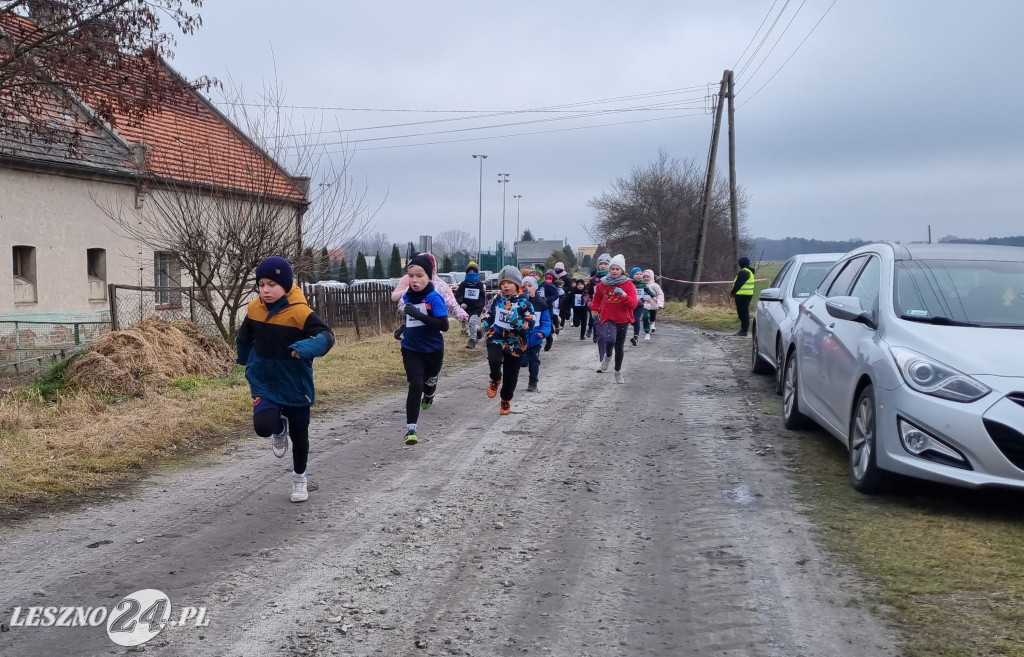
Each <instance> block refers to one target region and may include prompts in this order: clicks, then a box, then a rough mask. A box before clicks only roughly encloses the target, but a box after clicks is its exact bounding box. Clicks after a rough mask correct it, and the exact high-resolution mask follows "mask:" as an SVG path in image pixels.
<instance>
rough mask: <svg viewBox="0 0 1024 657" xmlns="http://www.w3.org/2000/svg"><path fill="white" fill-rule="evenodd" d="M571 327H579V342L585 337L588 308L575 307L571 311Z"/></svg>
mask: <svg viewBox="0 0 1024 657" xmlns="http://www.w3.org/2000/svg"><path fill="white" fill-rule="evenodd" d="M572 325H573V326H578V327H580V340H583V339H585V338H586V337H587V326H589V325H590V308H588V307H587V306H577V307H576V308H574V309H573V313H572Z"/></svg>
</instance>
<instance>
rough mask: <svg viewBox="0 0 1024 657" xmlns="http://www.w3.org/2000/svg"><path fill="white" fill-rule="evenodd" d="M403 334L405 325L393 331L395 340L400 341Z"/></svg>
mask: <svg viewBox="0 0 1024 657" xmlns="http://www.w3.org/2000/svg"><path fill="white" fill-rule="evenodd" d="M404 332H405V324H403V325H402V326H399V327H398V328H397V329H395V339H396V340H401V339H402V333H404Z"/></svg>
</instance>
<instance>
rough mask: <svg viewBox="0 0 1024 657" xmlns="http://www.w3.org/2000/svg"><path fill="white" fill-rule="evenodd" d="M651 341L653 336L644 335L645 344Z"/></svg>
mask: <svg viewBox="0 0 1024 657" xmlns="http://www.w3.org/2000/svg"><path fill="white" fill-rule="evenodd" d="M650 339H651V334H650V333H644V342H646V341H648V340H650Z"/></svg>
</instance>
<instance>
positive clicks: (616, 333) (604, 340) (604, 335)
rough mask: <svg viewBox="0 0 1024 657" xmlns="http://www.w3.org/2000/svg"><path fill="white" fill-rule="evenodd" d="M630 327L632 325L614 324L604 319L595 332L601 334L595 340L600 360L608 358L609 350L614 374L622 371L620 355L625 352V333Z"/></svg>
mask: <svg viewBox="0 0 1024 657" xmlns="http://www.w3.org/2000/svg"><path fill="white" fill-rule="evenodd" d="M630 326H632V324H616V323H615V322H613V321H611V320H607V319H606V320H604V321H603V322H601V323H600V324H599V325H598V327H597V331H600V332H601V335H600V337H598V339H597V348H598V350H599V351H600V355H601V358H602V359H603V358H605V357H606V356H608V355H609V353H608V352H609V350H612V351H614V352H615V371H616V372H618V371H619V370H621V369H622V355H623V354H624V353H625V351H626V333H628V332H629V327H630Z"/></svg>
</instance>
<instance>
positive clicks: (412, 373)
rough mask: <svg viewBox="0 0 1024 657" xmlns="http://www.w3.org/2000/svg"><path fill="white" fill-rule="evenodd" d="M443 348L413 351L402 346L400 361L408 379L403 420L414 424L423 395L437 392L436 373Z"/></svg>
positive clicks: (439, 368)
mask: <svg viewBox="0 0 1024 657" xmlns="http://www.w3.org/2000/svg"><path fill="white" fill-rule="evenodd" d="M443 362H444V350H441V351H413V350H411V349H406V348H405V347H402V363H403V364H404V365H405V377H406V378H407V379H408V380H409V395H408V396H407V397H406V398H405V421H406V422H407V423H408V424H416V421H417V420H418V419H419V418H420V402H421V401H423V397H424V395H425V396H427V397H432V396H433V395H434V393H435V392H437V375H438V374H440V373H441V364H442V363H443Z"/></svg>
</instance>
